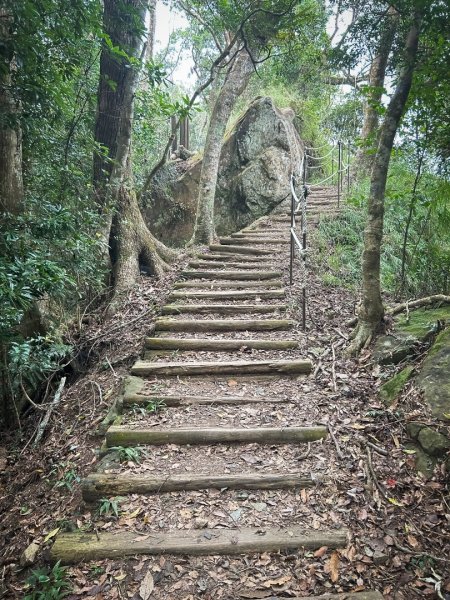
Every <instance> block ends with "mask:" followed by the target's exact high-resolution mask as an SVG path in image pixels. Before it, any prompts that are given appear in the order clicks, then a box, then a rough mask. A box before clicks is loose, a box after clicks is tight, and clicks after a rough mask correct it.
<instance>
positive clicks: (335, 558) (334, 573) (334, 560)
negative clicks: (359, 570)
mask: <svg viewBox="0 0 450 600" xmlns="http://www.w3.org/2000/svg"><path fill="white" fill-rule="evenodd" d="M330 579H331V581H332V582H333V583H336V582H337V581H338V579H339V554H338V553H337V552H333V554H332V555H331V558H330Z"/></svg>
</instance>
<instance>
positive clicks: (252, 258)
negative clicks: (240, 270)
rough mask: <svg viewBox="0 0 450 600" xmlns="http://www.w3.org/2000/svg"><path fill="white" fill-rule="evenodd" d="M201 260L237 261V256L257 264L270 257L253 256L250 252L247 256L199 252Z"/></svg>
mask: <svg viewBox="0 0 450 600" xmlns="http://www.w3.org/2000/svg"><path fill="white" fill-rule="evenodd" d="M196 258H198V259H199V260H207V261H210V262H215V261H221V262H227V261H229V262H231V261H236V258H239V259H240V260H245V262H252V263H256V264H257V265H258V264H260V263H261V262H264V261H265V260H269V259H270V257H269V258H268V257H267V256H266V255H264V256H252V255H250V254H246V255H245V256H239V257H236V256H233V254H220V253H214V254H197V257H196Z"/></svg>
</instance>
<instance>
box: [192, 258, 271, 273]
mask: <svg viewBox="0 0 450 600" xmlns="http://www.w3.org/2000/svg"><path fill="white" fill-rule="evenodd" d="M188 267H190V268H192V269H203V268H206V269H225V270H227V269H238V270H244V269H249V270H251V269H256V268H258V269H262V270H263V271H267V270H270V269H271V268H273V265H271V264H270V263H255V262H254V261H252V262H248V263H247V262H231V261H230V262H226V261H223V262H219V261H217V262H215V261H212V260H193V261H191V262H190V263H189V264H188Z"/></svg>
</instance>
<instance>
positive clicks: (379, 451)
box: [364, 440, 389, 456]
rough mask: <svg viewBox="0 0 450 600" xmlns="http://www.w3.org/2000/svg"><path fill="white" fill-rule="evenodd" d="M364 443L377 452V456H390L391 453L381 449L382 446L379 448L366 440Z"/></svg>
mask: <svg viewBox="0 0 450 600" xmlns="http://www.w3.org/2000/svg"><path fill="white" fill-rule="evenodd" d="M364 443H365V444H366V445H367V446H370V447H371V448H372V450H375V452H376V453H377V454H381V456H389V452H388V451H387V450H385V449H384V448H380V446H377V445H376V444H373V443H372V442H368V441H366V440H364Z"/></svg>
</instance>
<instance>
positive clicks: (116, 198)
mask: <svg viewBox="0 0 450 600" xmlns="http://www.w3.org/2000/svg"><path fill="white" fill-rule="evenodd" d="M147 13H148V4H147V3H146V2H142V0H126V1H125V2H120V1H119V0H105V2H104V17H103V19H104V30H105V33H106V34H107V35H108V36H109V37H110V39H111V42H112V44H113V46H114V47H118V48H120V50H123V51H125V52H126V53H127V54H128V55H129V56H131V57H133V58H134V59H137V60H139V61H140V63H141V62H142V60H143V58H144V56H145V54H146V47H144V43H143V37H144V36H143V32H144V31H145V24H146V19H147ZM152 21H154V13H153V14H152V18H151V22H150V26H151V27H153V25H152ZM147 39H148V40H149V42H150V44H152V39H153V38H152V33H151V32H150V34H149V35H148V38H147ZM139 75H140V68H139V67H136V66H135V65H132V64H131V63H130V61H129V59H128V58H127V57H123V56H121V55H120V54H118V53H117V52H114V51H112V50H111V49H110V48H109V47H108V46H107V45H106V44H104V46H103V49H102V54H101V58H100V83H99V88H98V110H97V120H96V125H95V141H96V142H97V144H98V145H99V146H101V147H102V148H103V152H102V153H100V152H97V153H96V155H95V157H94V188H95V192H96V199H97V203H98V206H99V209H100V211H101V212H102V213H103V215H105V223H106V224H105V238H106V242H107V244H108V245H109V246H110V255H111V258H112V263H113V286H114V295H113V301H112V304H111V310H114V307H116V306H117V303H116V300H117V299H118V295H119V294H122V293H123V292H124V291H125V290H126V289H129V288H130V287H131V286H132V285H133V283H134V282H135V281H136V278H137V277H138V275H139V261H140V260H142V262H143V264H144V265H145V267H146V268H147V269H148V271H149V273H151V274H154V275H161V273H162V272H163V271H164V270H165V268H166V267H167V262H166V261H169V260H172V259H174V257H175V256H176V253H175V252H174V251H172V250H170V249H169V248H166V247H165V246H164V244H162V243H160V242H158V241H157V240H156V239H155V238H154V237H153V236H152V234H151V233H150V231H149V230H148V229H147V227H146V225H145V223H144V220H143V218H142V215H141V212H140V208H139V205H138V202H137V198H136V193H135V191H134V190H133V183H134V182H133V175H132V167H131V158H130V155H131V135H132V124H133V116H134V96H135V92H136V89H137V86H138V81H139ZM113 209H115V214H114V218H113V217H112V211H113Z"/></svg>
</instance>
